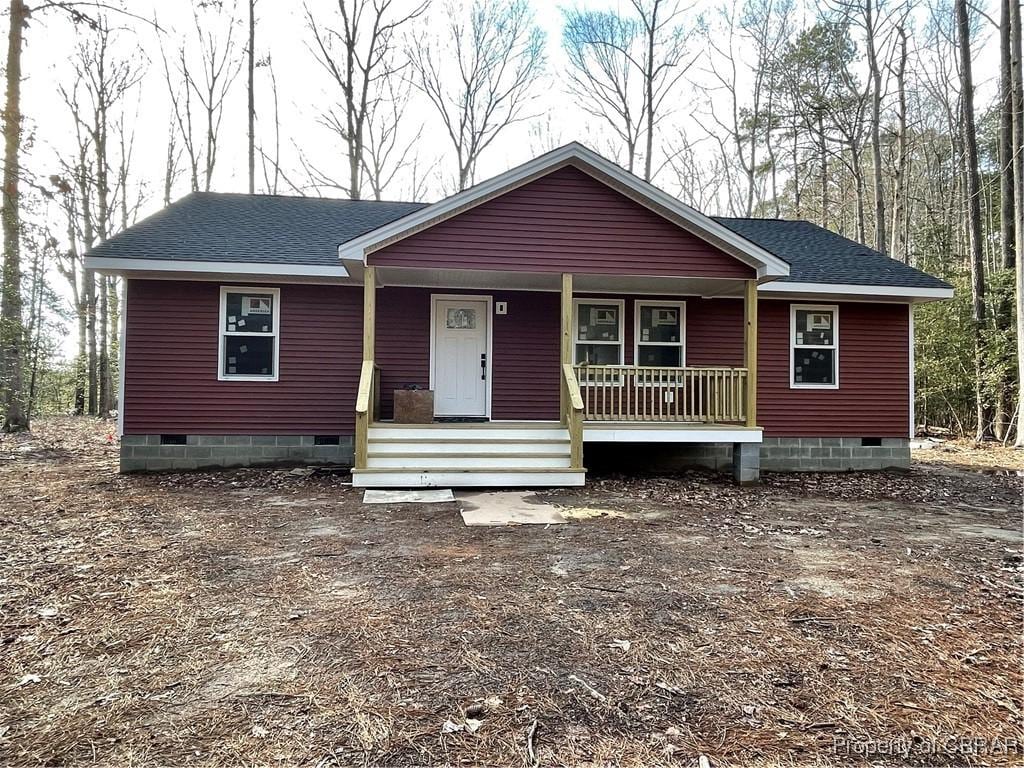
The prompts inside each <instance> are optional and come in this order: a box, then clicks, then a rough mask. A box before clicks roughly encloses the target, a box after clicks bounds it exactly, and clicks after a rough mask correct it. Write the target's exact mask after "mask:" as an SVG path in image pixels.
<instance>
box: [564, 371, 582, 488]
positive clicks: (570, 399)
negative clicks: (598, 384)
mask: <svg viewBox="0 0 1024 768" xmlns="http://www.w3.org/2000/svg"><path fill="white" fill-rule="evenodd" d="M562 384H563V386H564V387H565V394H566V397H565V403H566V413H564V414H562V419H563V421H564V422H565V426H566V427H568V429H569V451H570V458H571V465H572V468H573V469H583V408H584V402H583V393H582V392H580V382H579V380H578V379H577V378H576V371H574V370H573V367H572V365H571V364H570V363H565V364H563V365H562Z"/></svg>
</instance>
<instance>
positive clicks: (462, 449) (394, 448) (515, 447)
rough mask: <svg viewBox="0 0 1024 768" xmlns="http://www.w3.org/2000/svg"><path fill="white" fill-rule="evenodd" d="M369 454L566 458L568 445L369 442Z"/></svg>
mask: <svg viewBox="0 0 1024 768" xmlns="http://www.w3.org/2000/svg"><path fill="white" fill-rule="evenodd" d="M369 452H370V453H372V454H384V453H386V454H389V455H395V456H410V455H411V456H429V455H430V454H436V453H441V454H460V455H465V454H482V453H503V454H517V453H543V454H545V455H547V456H568V455H569V444H568V443H496V442H486V443H477V442H472V443H470V442H455V443H430V442H401V443H382V442H380V441H379V440H371V441H370V443H369Z"/></svg>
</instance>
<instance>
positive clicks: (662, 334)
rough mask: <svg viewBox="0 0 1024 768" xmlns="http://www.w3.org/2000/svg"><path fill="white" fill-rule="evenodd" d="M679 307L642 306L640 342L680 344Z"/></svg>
mask: <svg viewBox="0 0 1024 768" xmlns="http://www.w3.org/2000/svg"><path fill="white" fill-rule="evenodd" d="M681 332H682V329H681V328H680V317H679V307H658V306H653V307H648V306H643V305H641V306H640V338H639V339H638V341H640V342H641V343H642V342H645V341H664V342H677V343H678V342H679V341H680V334H681Z"/></svg>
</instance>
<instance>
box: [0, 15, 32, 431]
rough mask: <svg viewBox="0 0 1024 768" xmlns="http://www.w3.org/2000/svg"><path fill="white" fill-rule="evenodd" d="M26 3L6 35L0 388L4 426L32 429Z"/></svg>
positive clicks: (13, 428) (0, 298)
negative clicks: (23, 176)
mask: <svg viewBox="0 0 1024 768" xmlns="http://www.w3.org/2000/svg"><path fill="white" fill-rule="evenodd" d="M28 14H29V11H28V8H27V7H26V6H25V3H24V2H23V0H11V10H10V23H11V26H10V31H9V32H8V35H7V94H6V103H5V106H4V116H3V119H4V190H3V203H2V207H0V221H2V224H3V235H4V264H3V274H2V277H0V280H2V284H0V392H2V393H3V397H2V401H3V402H2V406H3V409H4V414H3V429H4V431H5V432H19V431H21V430H24V429H28V414H27V413H26V412H25V402H24V397H23V393H22V362H23V361H22V350H23V344H24V318H23V317H22V299H21V251H20V238H21V220H20V213H19V210H18V206H19V204H20V202H21V201H20V197H19V193H18V175H19V173H20V171H21V159H20V152H21V49H22V45H23V43H24V37H23V35H24V30H25V24H26V23H27V21H28Z"/></svg>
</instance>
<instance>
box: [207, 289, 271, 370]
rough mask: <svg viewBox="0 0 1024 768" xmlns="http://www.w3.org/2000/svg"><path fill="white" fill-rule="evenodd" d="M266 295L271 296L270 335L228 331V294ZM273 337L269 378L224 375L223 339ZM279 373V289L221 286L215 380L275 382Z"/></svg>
mask: <svg viewBox="0 0 1024 768" xmlns="http://www.w3.org/2000/svg"><path fill="white" fill-rule="evenodd" d="M229 293H266V294H270V295H271V296H273V299H274V300H273V310H274V327H273V329H272V330H271V332H270V333H264V332H262V331H260V332H257V333H253V332H252V331H228V330H225V329H226V328H227V325H228V324H227V317H228V294H229ZM270 335H273V337H274V373H273V375H271V376H262V375H253V374H239V373H224V339H225V338H226V337H228V336H270ZM280 373H281V289H280V288H259V287H256V286H251V285H222V286H221V287H220V312H219V319H218V325H217V380H218V381H277V380H278V376H279V375H280Z"/></svg>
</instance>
